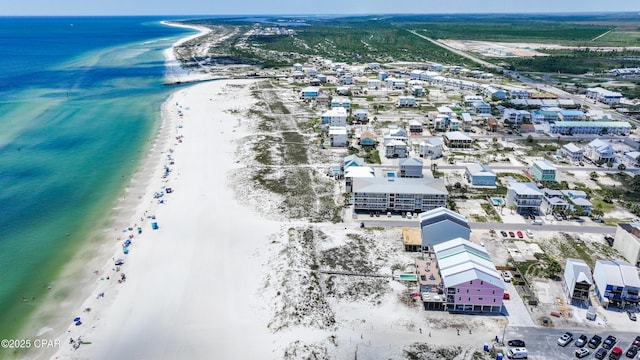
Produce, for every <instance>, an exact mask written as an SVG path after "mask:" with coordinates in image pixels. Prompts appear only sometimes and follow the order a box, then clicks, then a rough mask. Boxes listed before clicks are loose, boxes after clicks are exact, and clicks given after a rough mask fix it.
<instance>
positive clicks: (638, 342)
mask: <svg viewBox="0 0 640 360" xmlns="http://www.w3.org/2000/svg"><path fill="white" fill-rule="evenodd" d="M631 346H633V347H634V348H636V349H638V350H640V336H636V339H635V340H633V344H631Z"/></svg>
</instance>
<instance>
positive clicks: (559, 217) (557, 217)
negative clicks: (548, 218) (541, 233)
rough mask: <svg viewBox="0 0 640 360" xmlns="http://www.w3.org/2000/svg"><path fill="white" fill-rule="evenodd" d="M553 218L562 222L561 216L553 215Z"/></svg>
mask: <svg viewBox="0 0 640 360" xmlns="http://www.w3.org/2000/svg"><path fill="white" fill-rule="evenodd" d="M553 217H554V218H556V220H558V221H562V216H560V214H553Z"/></svg>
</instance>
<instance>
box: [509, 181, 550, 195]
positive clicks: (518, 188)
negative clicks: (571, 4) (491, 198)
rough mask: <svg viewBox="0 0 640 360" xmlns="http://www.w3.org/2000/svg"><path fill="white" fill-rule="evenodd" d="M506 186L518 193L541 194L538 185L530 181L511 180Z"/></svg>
mask: <svg viewBox="0 0 640 360" xmlns="http://www.w3.org/2000/svg"><path fill="white" fill-rule="evenodd" d="M508 188H509V189H512V190H513V191H515V192H516V193H517V194H518V195H533V196H535V195H538V196H542V195H543V194H542V192H541V191H540V190H539V189H538V187H537V186H536V185H535V184H533V183H530V182H526V183H525V182H511V183H509V186H508Z"/></svg>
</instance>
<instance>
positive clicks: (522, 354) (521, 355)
mask: <svg viewBox="0 0 640 360" xmlns="http://www.w3.org/2000/svg"><path fill="white" fill-rule="evenodd" d="M507 357H508V358H509V359H526V358H527V349H526V348H511V349H509V351H507Z"/></svg>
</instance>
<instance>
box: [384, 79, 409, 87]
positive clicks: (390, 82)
mask: <svg viewBox="0 0 640 360" xmlns="http://www.w3.org/2000/svg"><path fill="white" fill-rule="evenodd" d="M385 86H386V87H387V89H389V90H404V89H405V88H406V87H407V82H406V81H404V79H397V78H391V77H390V78H386V79H385Z"/></svg>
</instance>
